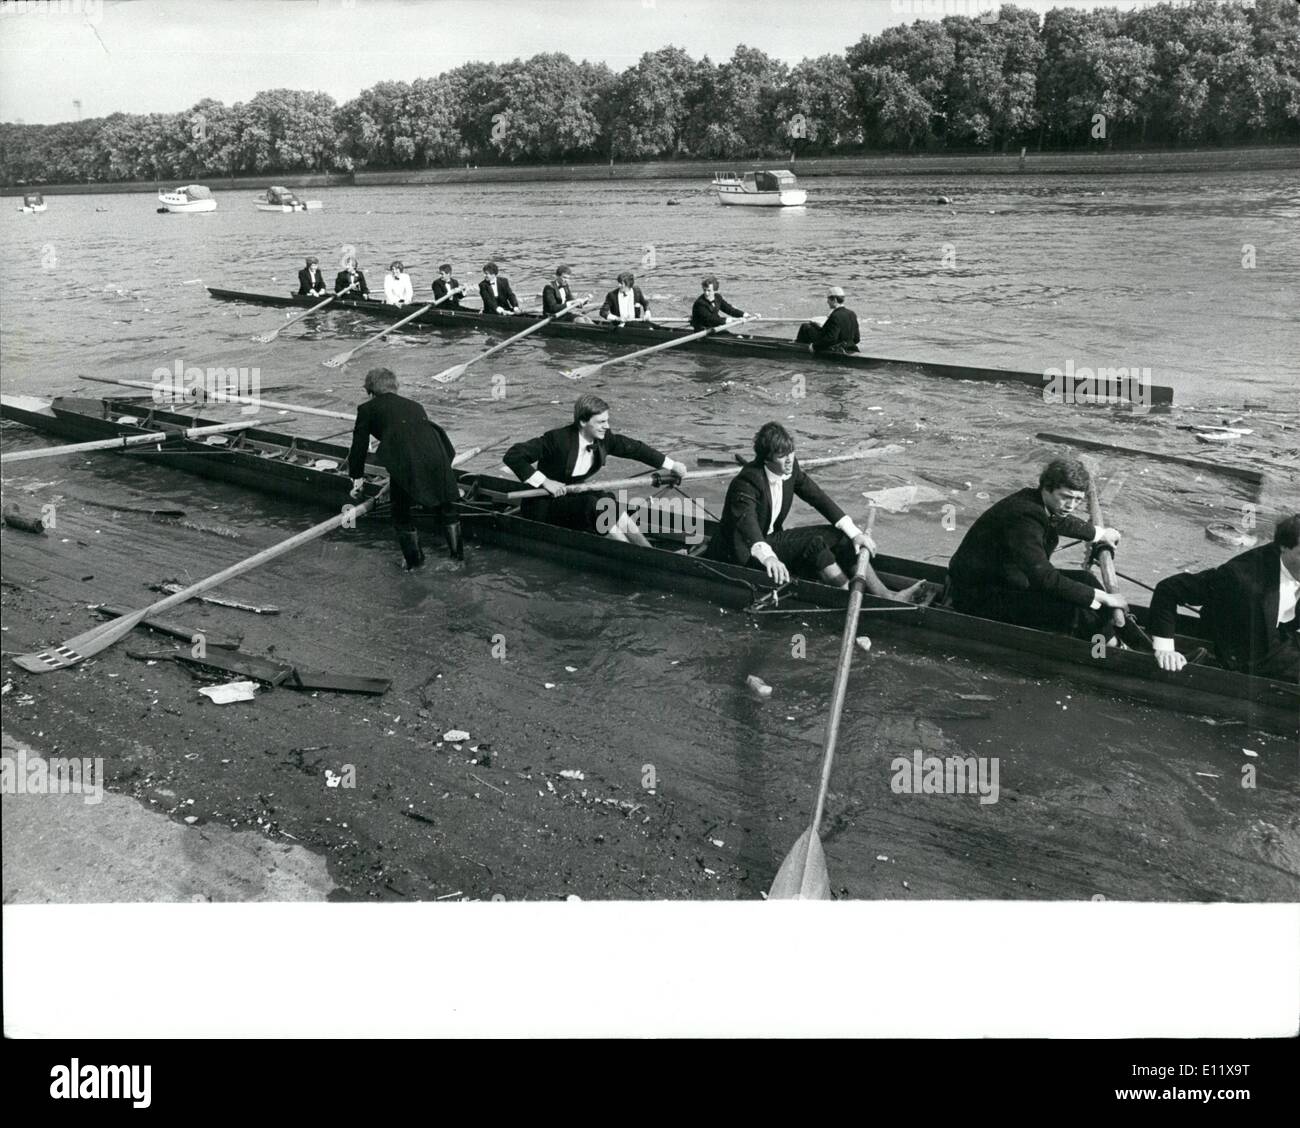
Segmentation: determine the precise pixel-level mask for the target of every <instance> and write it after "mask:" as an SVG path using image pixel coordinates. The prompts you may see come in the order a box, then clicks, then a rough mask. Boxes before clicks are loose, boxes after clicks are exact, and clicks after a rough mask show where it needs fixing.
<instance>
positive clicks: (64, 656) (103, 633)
mask: <svg viewBox="0 0 1300 1128" xmlns="http://www.w3.org/2000/svg"><path fill="white" fill-rule="evenodd" d="M387 492H388V484H387V483H385V484H384V486H383V487H382V488H381V489H380V490H379V492H378V493H377V494H375V496H374V497H372V498H368V499H367V500H365V501H363V502H361V503H360V504H359V505H355V506H352V505H349V506H348V507H347V508H345V509H344V510H343V512H342V513H340V514H339V515H338V516H336V517H331V518H330V519H329V520H328V521H322V522H321V523H320V524H319V525H313V526H312V527H311V528H310V529H307V530H305V531H303V532H301V533H297V534H295V535H294V536H291V537H290V538H289V539H288V540H283V541H281V542H280V543H279V544H276V545H272V546H271V547H270V548H267V549H263V550H262V551H261V552H259V553H257V555H256V556H250V557H249V558H248V559H247V560H241V561H240V562H239V563H238V564H232V565H231V566H230V567H229V568H223V569H222V570H221V571H220V572H217V573H216V574H215V575H212V576H208V577H207V579H203V580H199V581H198V582H197V583H193V584H190V586H189V587H187V588H182V589H181V590H180V591H178V592H176V593H175V594H174V595H169V596H167V598H166V599H160V600H158V602H157V603H151V604H150V605H149V606H148V607H144V608H142V609H141V610H139V611H132V612H131V613H130V614H128V615H124V616H122V618H120V619H114V620H113V621H112V622H109V623H102V624H101V625H99V626H98V627H94V628H92V629H91V630H88V631H86V632H85V633H84V634H79V635H77V637H76V638H71V639H69V640H68V641H67V642H65V643H64V644H63V645H62V646H56V647H54V648H53V649H51V650H42V651H40V652H39V653H36V654H22V655H19V657H17V658H15V659H14V662H15V663H17V664H18V665H19V666H21V667H22V668H23V669H24V670H28V671H30V672H31V673H33V674H48V673H50V672H51V671H52V670H62V669H65V668H66V667H68V666H73V665H75V664H76V663H78V662H80V661H82V660H83V659H86V658H93V657H94V656H95V655H96V654H98V653H99V652H100V651H102V650H106V649H108V647H110V646H112V645H113V643H115V642H117V641H118V640H119V639H121V638H123V637H124V636H125V635H127V634H129V633H130V632H131V631H132V630H134V629H135V626H136V624H138V623H139V622H141V620H143V619H148V618H150V617H152V616H155V615H161V614H162V613H163V612H164V611H166V610H168V609H169V608H172V607H175V606H176V605H177V604H178V603H184V602H185V601H186V600H187V599H191V598H193V597H194V596H196V595H198V594H199V593H200V592H205V591H207V590H208V589H209V588H214V587H217V586H218V585H219V584H223V583H225V582H226V580H229V579H232V578H233V577H235V576H242V575H243V574H244V573H245V572H250V571H252V570H253V569H254V568H257V567H259V566H260V565H262V564H266V563H268V562H269V561H271V560H274V559H275V558H276V557H277V556H283V555H284V554H285V553H286V552H292V551H293V550H294V549H295V548H300V547H301V546H302V545H304V544H309V543H310V542H311V541H314V540H319V539H320V538H321V537H323V536H324V535H325V534H326V533H329V532H332V531H333V530H334V529H337V528H339V527H340V526H341V525H345V524H346V525H351V524H352V523H353V522H354V521H355V520H356V519H357V518H358V517H361V516H364V515H365V514H366V513H368V512H370V510H371V509H373V508H374V507H375V503H376V502H377V501H378V500H379V499H380V498H381V497H383V496H384V494H385V493H387Z"/></svg>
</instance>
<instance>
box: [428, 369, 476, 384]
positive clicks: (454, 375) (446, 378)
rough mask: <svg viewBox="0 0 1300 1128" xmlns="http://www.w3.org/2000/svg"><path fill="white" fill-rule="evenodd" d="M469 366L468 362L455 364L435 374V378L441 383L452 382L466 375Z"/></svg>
mask: <svg viewBox="0 0 1300 1128" xmlns="http://www.w3.org/2000/svg"><path fill="white" fill-rule="evenodd" d="M468 367H469V365H468V364H453V365H452V366H451V367H450V368H444V369H443V370H442V371H441V372H439V373H438V374H437V375H436V376H434V379H435V380H436V381H438V383H439V384H450V383H451V382H452V381H453V380H459V379H460V378H461V377H462V376H463V375H465V369H467V368H468Z"/></svg>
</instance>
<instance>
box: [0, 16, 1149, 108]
mask: <svg viewBox="0 0 1300 1128" xmlns="http://www.w3.org/2000/svg"><path fill="white" fill-rule="evenodd" d="M1149 2H1150V0H1109V2H1108V3H1107V2H1106V0H1020V6H1021V7H1028V8H1034V9H1036V10H1038V11H1039V12H1040V13H1041V12H1044V11H1046V10H1047V9H1049V8H1063V7H1072V8H1096V7H1102V6H1107V7H1119V8H1122V9H1130V8H1133V7H1136V6H1138V5H1140V4H1143V3H1149ZM990 7H991V0H835V2H832V3H824V4H818V3H810V2H808V0H51V2H50V3H48V4H40V5H38V4H36V3H33V2H32V0H0V120H3V121H17V120H20V119H21V120H22V121H26V122H52V121H68V120H72V119H75V118H76V117H79V116H80V117H99V116H102V115H104V114H109V113H113V112H115V111H119V110H120V111H125V112H127V113H150V112H170V111H176V110H183V109H187V108H188V107H190V106H192V105H193V104H194V103H195V102H197V101H199V99H201V98H217V99H219V100H221V101H223V102H225V103H227V104H232V103H234V102H240V101H246V100H247V99H248V98H250V97H252V96H253V95H254V94H256V93H257V92H258V91H259V90H268V89H272V88H274V87H289V88H291V89H296V90H323V91H325V92H326V93H328V94H331V95H333V97H334V98H335V99H337V100H338V101H339V102H344V101H346V100H347V99H349V98H352V97H355V96H356V95H357V94H358V93H359V92H360V91H362V90H364V89H365V88H366V87H368V86H372V85H374V84H375V83H376V82H379V81H381V80H383V79H405V80H408V81H409V80H410V79H413V78H420V77H431V76H433V75H436V74H439V73H441V72H442V71H446V70H450V69H451V68H453V67H455V66H458V65H460V64H461V63H464V62H467V61H469V60H481V61H485V62H487V61H495V62H505V61H508V60H510V59H514V58H518V57H524V58H526V57H527V56H529V55H533V54H536V53H538V52H540V51H563V52H565V53H566V54H568V55H570V56H572V57H573V58H575V59H583V58H587V59H591V60H593V61H596V60H600V61H604V62H606V63H608V64H609V65H610V66H611V67H612V68H613V69H614V70H616V71H618V70H622V69H624V68H625V67H627V66H629V65H630V64H632V63H634V62H636V60H637V59H638V58H640V56H641V55H642V53H644V52H645V51H652V50H654V49H656V48H658V47H663V46H666V45H668V44H674V45H676V46H678V47H683V48H685V49H686V50H687V51H688V52H689V53H690V54H691V55H692V56H694V57H696V58H699V57H700V56H701V55H705V54H707V55H709V56H710V57H711V58H712V59H713V60H714V61H715V62H718V61H722V60H725V59H727V58H729V57H730V55H731V53H732V52H733V51H734V50H735V48H736V46H737V44H740V43H744V44H747V45H749V46H751V47H758V48H761V49H762V50H763V51H766V52H767V53H768V54H770V55H774V56H776V57H778V58H781V59H784V60H786V61H787V62H791V63H796V62H798V61H799V60H800V59H803V58H805V57H808V56H815V55H824V54H828V53H832V52H840V51H843V50H844V48H845V47H847V46H849V45H850V44H852V43H855V42H857V40H858V39H859V38H861V37H862V36H863V35H864V34H866V33H868V32H870V33H878V32H880V31H881V30H882V29H883V28H886V27H889V26H891V25H893V24H900V23H910V22H912V21H913V20H914V19H918V18H931V19H934V18H938V17H940V16H942V15H945V14H962V15H979V14H980V13H981V12H985V11H987V10H989V8H990ZM78 101H79V102H80V108H79V109H78V107H77V106H76V105H75V103H76V102H78Z"/></svg>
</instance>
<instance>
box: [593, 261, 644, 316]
mask: <svg viewBox="0 0 1300 1128" xmlns="http://www.w3.org/2000/svg"><path fill="white" fill-rule="evenodd" d="M600 317H601V320H602V321H645V320H648V319H649V317H650V303H649V302H648V301H646V299H645V295H644V294H643V293H641V287H640V286H638V285H637V284H636V276H635V275H634V274H633V273H632V272H631V271H630V270H625V271H623V273H622V274H620V275H619V276H618V285H617V286H616V287H615V288H614V289H613V290H610V292H609V293H608V294H606V295H605V303H604V305H602V306H601V307H600Z"/></svg>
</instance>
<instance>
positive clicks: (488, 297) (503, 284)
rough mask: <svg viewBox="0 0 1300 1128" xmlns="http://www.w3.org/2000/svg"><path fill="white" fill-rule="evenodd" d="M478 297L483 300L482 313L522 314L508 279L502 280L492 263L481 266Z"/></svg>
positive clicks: (494, 264)
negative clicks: (481, 278)
mask: <svg viewBox="0 0 1300 1128" xmlns="http://www.w3.org/2000/svg"><path fill="white" fill-rule="evenodd" d="M478 293H479V297H480V298H482V299H483V312H484V313H523V310H521V309H520V308H519V302H518V300H517V299H516V298H515V292H514V291H513V290H512V289H511V288H510V279H509V278H502V277H501V272H500V271H499V270H498V269H497V264H496V263H494V262H489V263H484V264H483V281H482V282H480V283H479V284H478Z"/></svg>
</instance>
